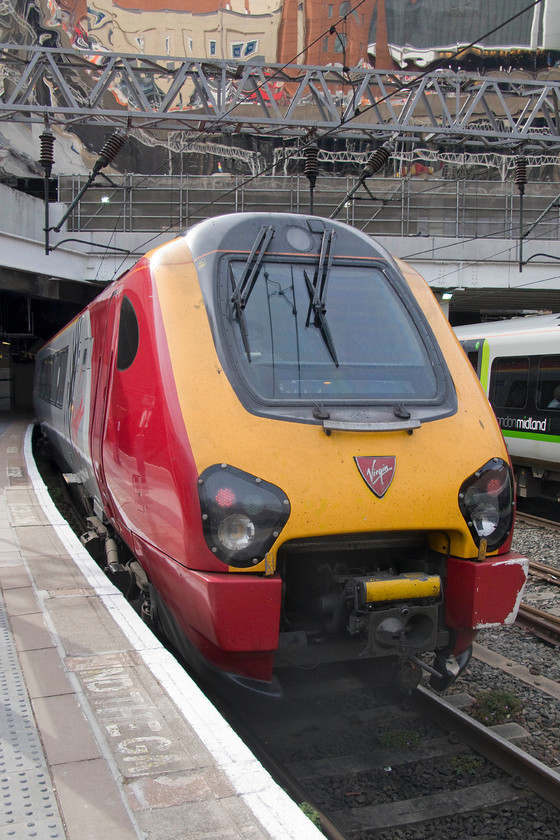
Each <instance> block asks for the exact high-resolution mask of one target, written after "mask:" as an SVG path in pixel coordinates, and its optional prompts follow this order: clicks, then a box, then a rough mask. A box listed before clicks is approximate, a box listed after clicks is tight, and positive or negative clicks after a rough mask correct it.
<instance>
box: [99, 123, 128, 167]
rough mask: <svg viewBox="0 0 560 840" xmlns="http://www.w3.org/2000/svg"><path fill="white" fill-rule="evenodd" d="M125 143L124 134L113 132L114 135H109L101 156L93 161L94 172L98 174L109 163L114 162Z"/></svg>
mask: <svg viewBox="0 0 560 840" xmlns="http://www.w3.org/2000/svg"><path fill="white" fill-rule="evenodd" d="M125 142H126V134H120V132H118V131H115V133H114V134H111V136H110V137H109V139H108V140H107V142H106V143H105V145H104V146H103V148H102V149H101V154H100V155H99V157H98V158H97V160H96V161H95V166H94V171H95V172H99V170H100V169H104V168H105V167H106V166H109V164H110V163H112V162H113V161H114V159H115V158H116V156H117V155H118V153H119V152H120V150H121V149H122V147H123V146H124V144H125Z"/></svg>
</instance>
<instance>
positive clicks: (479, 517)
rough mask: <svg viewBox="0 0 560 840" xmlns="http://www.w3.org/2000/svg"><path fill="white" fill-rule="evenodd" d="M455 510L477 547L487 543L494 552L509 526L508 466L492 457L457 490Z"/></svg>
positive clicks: (511, 507) (511, 505)
mask: <svg viewBox="0 0 560 840" xmlns="http://www.w3.org/2000/svg"><path fill="white" fill-rule="evenodd" d="M459 508H460V510H461V513H462V514H463V516H464V518H465V521H466V523H467V525H468V527H469V531H470V532H471V534H472V537H473V539H474V541H475V543H476V545H477V546H479V545H480V541H481V540H482V539H485V540H486V541H487V550H488V551H496V549H498V548H499V547H500V546H501V545H502V544H503V543H504V542H505V541H506V539H507V537H508V536H509V533H510V531H511V529H512V527H513V510H514V499H513V478H512V475H511V469H510V467H509V465H508V464H507V463H506V462H505V461H502V459H501V458H493V459H492V460H491V461H488V463H487V464H484V466H483V467H481V468H480V469H479V470H477V471H476V472H475V473H474V475H471V476H470V478H467V480H466V481H465V482H463V485H462V487H461V490H460V491H459Z"/></svg>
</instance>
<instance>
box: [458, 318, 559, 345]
mask: <svg viewBox="0 0 560 840" xmlns="http://www.w3.org/2000/svg"><path fill="white" fill-rule="evenodd" d="M454 330H455V334H456V336H457V338H458V339H459V341H465V340H466V339H469V338H490V337H492V336H499V335H513V334H518V335H527V334H529V333H539V332H545V331H546V332H548V331H550V330H560V313H555V314H552V315H527V316H526V317H525V318H509V319H508V320H504V321H490V322H488V323H484V324H466V325H464V326H460V327H454Z"/></svg>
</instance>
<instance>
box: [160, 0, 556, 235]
mask: <svg viewBox="0 0 560 840" xmlns="http://www.w3.org/2000/svg"><path fill="white" fill-rule="evenodd" d="M363 2H365V0H361V2H359V3H357V4H356V5H355V6H354V7H353V8H352V9H350V10H349V11H348V12H347V13H346V14H345V15H344V16H343V17H341V18H339V20H338V21H337V22H336V23H335V24H334V25H333V26H334V27H335V28H336V26H338V25H339V24H340V23H341V22H343V21H345V20H346V18H347V17H348V16H349V15H351V14H352V13H353V12H354V11H355V10H356V9H358V8H359V7H360V6H361V5H362V3H363ZM542 2H543V0H533V2H531V3H530V4H529V5H528V6H525V7H524V8H523V9H521V10H520V11H519V12H517V13H516V14H514V15H512V16H510V17H509V18H507V19H506V20H505V21H503V22H502V23H500V24H498V25H497V26H495V27H493V28H492V29H491V30H489V31H488V32H486V33H484V34H483V35H481V36H479V37H477V38H476V39H475V40H473V41H471V43H470V44H467V45H466V46H465V47H462V48H460V49H458V50H456V51H455V53H453V55H452V56H450V57H449V56H448V57H446V58H445V59H440V60H439V61H438V62H435V63H434V64H433V65H431V66H430V68H429V69H426V70H425V71H423V72H422V73H420V74H419V75H418V76H416V77H415V78H414V80H413V81H412V82H410V80H408V81H407V83H406V88H407V89H409V88H410V87H411V86H412V85H417V84H418V83H419V82H420V81H421V80H422V79H423V78H424V77H425V76H427V75H428V73H431V72H433V70H434V69H437V68H438V67H439V66H441V65H442V64H443V63H448V62H449V61H451V60H455V59H457V58H458V57H459V56H461V55H462V54H463V53H464V52H467V51H468V50H470V49H472V48H473V47H475V46H476V45H477V44H478V43H480V42H481V41H484V40H485V39H486V38H488V37H489V36H490V35H493V34H494V33H495V32H498V31H499V30H500V29H503V27H505V26H507V25H508V24H510V23H511V22H513V21H514V20H516V19H517V18H518V17H520V16H521V15H523V14H526V13H527V12H529V11H531V10H532V9H534V8H535V7H536V6H538V5H539V4H540V3H542ZM331 29H332V27H329V30H328V32H329V33H330V32H331ZM325 34H326V32H325V33H322V34H321V35H320V36H318V37H317V38H316V39H315V40H314V41H313V42H312V44H309V45H307V47H305V48H304V49H303V50H301V51H300V52H299V53H298V54H297V56H296V57H295V59H293V60H292V61H291V62H288V63H286V64H284V65H283V66H282V68H279V69H278V70H277V71H275V74H273V75H272V76H271V77H269V79H267V82H266V83H268V82H270V81H271V80H272V78H274V76H275V75H276V74H279V73H280V72H281V71H282V70H283V69H286V68H287V67H289V66H290V64H293V63H294V62H295V61H296V60H297V58H299V57H300V55H303V54H304V53H305V52H306V51H307V50H308V49H309V48H310V47H311V46H312V45H313V44H315V43H317V41H319V40H321V39H322V38H323V37H324V36H325ZM264 84H265V83H263V85H264ZM263 85H261V86H260V87H262V86H263ZM404 87H405V85H404V84H403V85H400V86H399V85H397V86H396V87H395V88H394V89H393V90H391V91H390V92H388V93H387V94H385V95H384V96H383V97H381V98H380V99H377V100H376V101H375V103H372V104H371V105H369V106H366V107H365V108H364V109H362V110H360V109H356V110H355V111H354V114H353V116H352V117H349V118H346V119H345V118H344V117H341V120H340V122H339V123H338V125H337V126H335V127H333V128H331V129H329V130H327V131H326V132H324V133H323V134H322V135H321V136H320V138H317V137H316V132H315V131H313V134H312V135H311V134H310V138H311V139H310V140H309V143H308V145H310V144H311V143H316V142H318V140H321V139H323V138H326V137H329V136H331V135H332V134H333V133H335V132H336V131H338V129H339V128H341V127H342V126H343V125H345V124H346V123H347V122H350V121H351V119H353V118H354V117H355V116H358V114H360V115H363V114H364V113H366V112H367V111H369V110H371V109H373V108H375V107H378V106H379V105H380V104H382V103H383V102H385V101H386V100H388V99H390V98H391V97H393V96H395V95H396V94H398V93H400V92H401V91H402V90H403V89H404ZM248 96H249V94H247V96H246V97H245V99H243V100H242V102H243V101H246V98H247V97H248ZM239 104H242V103H241V102H240V103H236V105H235V107H237V106H238V105H239ZM235 107H234V108H232V109H231V110H230V111H228V112H226V114H224V117H225V116H226V115H229V114H231V113H232V111H233V110H235ZM215 128H216V126H215V125H214V126H213V130H215ZM208 132H209V129H204V130H202V131H201V132H199V133H198V134H197V136H196V138H194V140H193V142H195V141H197V142H198V141H199V140H200V139H201V138H202V137H204V136H205V135H206V134H208ZM395 139H396V138H395ZM298 151H299V150H298ZM376 151H377V150H376ZM373 154H375V152H374V153H373ZM289 158H290V154H289V153H288V152H287V153H286V154H285V155H284V157H283V160H289ZM281 162H282V159H281V160H280V163H281ZM277 165H278V161H275V162H274V163H271V164H269V165H268V166H267V167H266V168H265V169H264V171H261V172H259V173H256V174H255V175H251V176H249V177H248V178H247V179H246V180H245V181H243V182H242V185H241V186H242V187H243V186H246V185H248V184H250V183H251V182H252V181H254V180H255V179H256V178H259V177H262V176H263V175H266V174H267V173H268V172H270V170H271V169H272V167H273V166H277ZM162 166H163V164H162ZM160 169H161V167H158V168H156V169H155V170H154V173H152V174H155V172H157V171H159V170H160ZM378 171H379V170H378ZM148 177H151V176H150V175H147V176H146V179H147V178H148ZM366 177H369V176H366ZM364 181H365V178H364V179H362V181H361V183H364ZM237 189H238V187H237V186H235V187H233V188H231V189H229V190H226V191H225V192H224V193H222V194H220V196H218V197H216V198H215V199H213V200H212V201H210V202H208V203H207V204H205V205H203V206H202V207H201V208H199V210H200V211H202V210H206V209H208V208H210V207H212V206H213V205H214V204H216V203H218V202H222V201H223V200H224V198H227V197H228V196H229V195H231V194H232V193H234V192H235V191H236V190H237ZM346 200H348V199H346ZM172 227H173V225H169V228H168V230H169V229H171V228H172ZM160 233H161V232H160ZM159 235H160V234H158V236H159ZM155 238H156V236H153V237H150V238H149V239H148V240H147V241H146V242H145V243H144V245H147V244H149V243H150V242H151V241H152V240H153V239H155Z"/></svg>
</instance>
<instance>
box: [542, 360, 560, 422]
mask: <svg viewBox="0 0 560 840" xmlns="http://www.w3.org/2000/svg"><path fill="white" fill-rule="evenodd" d="M537 406H538V407H539V408H542V409H546V408H550V409H555V410H556V411H560V356H543V357H542V358H541V359H539V379H538V386H537Z"/></svg>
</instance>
